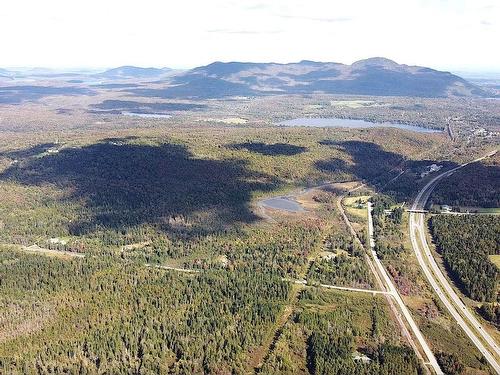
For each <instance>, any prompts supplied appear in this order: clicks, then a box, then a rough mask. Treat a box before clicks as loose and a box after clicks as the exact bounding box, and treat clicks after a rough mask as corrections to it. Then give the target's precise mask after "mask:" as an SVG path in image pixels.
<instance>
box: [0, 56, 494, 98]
mask: <svg viewBox="0 0 500 375" xmlns="http://www.w3.org/2000/svg"><path fill="white" fill-rule="evenodd" d="M26 77H28V78H31V79H33V78H34V79H37V78H38V79H53V80H58V81H61V80H62V81H66V82H67V83H71V84H73V83H79V84H85V83H86V82H95V81H96V80H99V82H102V83H104V84H103V85H102V86H101V88H105V87H107V88H109V89H111V88H119V87H123V88H124V87H125V86H128V87H129V89H126V91H130V92H131V93H133V94H137V95H143V96H151V97H161V98H193V99H202V98H223V97H234V96H262V95H277V94H300V95H307V94H314V93H325V94H347V95H372V96H417V97H470V96H493V94H492V92H491V90H489V89H487V88H485V87H484V86H482V87H480V86H478V85H476V84H473V83H471V82H469V81H467V80H465V79H463V78H461V77H459V76H457V75H455V74H452V73H450V72H443V71H439V70H434V69H430V68H426V67H420V66H410V65H404V64H398V63H396V62H394V61H392V60H389V59H386V58H383V57H374V58H369V59H366V60H360V61H357V62H355V63H353V64H351V65H346V64H340V63H334V62H316V61H309V60H303V61H300V62H297V63H287V64H279V63H253V62H220V61H218V62H214V63H211V64H209V65H205V66H200V67H197V68H194V69H190V70H185V71H175V70H172V69H169V68H141V67H136V66H121V67H118V68H113V69H109V70H105V71H101V72H96V71H86V72H78V71H76V72H75V71H73V72H68V71H66V72H65V71H52V70H47V69H46V70H43V69H41V68H37V69H31V70H24V71H9V70H5V69H0V78H1V79H4V80H12V79H14V78H16V79H22V78H26ZM70 78H71V79H70ZM131 81H134V82H135V83H141V84H142V85H141V86H140V87H138V85H130V83H131ZM106 82H112V83H113V84H106ZM116 82H120V83H116ZM124 82H127V83H128V85H125V84H124ZM151 82H153V83H155V85H154V86H150V85H148V83H151Z"/></svg>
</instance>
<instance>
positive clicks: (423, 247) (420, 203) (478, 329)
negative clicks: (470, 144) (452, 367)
mask: <svg viewBox="0 0 500 375" xmlns="http://www.w3.org/2000/svg"><path fill="white" fill-rule="evenodd" d="M493 154H494V153H491V154H489V155H486V156H485V157H488V156H491V155H493ZM485 157H482V158H479V159H476V160H474V161H473V162H477V161H480V160H482V159H484V158H485ZM468 164H469V163H466V164H463V165H460V166H458V167H455V168H453V169H451V170H449V171H446V172H443V173H441V174H439V175H438V176H436V177H434V178H433V179H432V180H431V181H429V183H427V185H425V186H424V188H423V189H422V190H421V191H420V192H419V193H418V195H417V197H416V199H415V201H414V203H413V206H412V211H413V210H419V209H423V208H424V207H425V204H426V202H427V200H428V199H429V196H430V194H431V193H432V191H433V190H434V188H435V187H436V185H437V184H438V182H439V181H440V180H442V179H443V178H445V177H448V176H450V175H451V174H453V173H454V172H455V171H456V170H458V169H460V168H463V167H464V166H466V165H468ZM417 235H418V239H419V240H420V245H419V243H418V240H417ZM410 239H411V243H412V247H413V250H414V252H415V255H416V257H417V260H418V262H419V264H420V266H421V267H422V269H423V271H424V274H425V275H426V277H427V279H428V280H429V282H430V284H431V286H432V289H433V290H434V291H435V292H436V294H437V295H438V297H439V299H440V300H441V302H442V303H443V304H444V305H445V306H446V308H447V309H448V311H449V312H450V314H451V315H452V316H453V318H454V319H455V320H456V322H457V323H458V325H459V326H460V327H461V328H462V329H463V330H464V332H465V333H466V334H467V336H468V337H469V338H470V339H471V340H472V342H473V343H474V345H476V347H477V348H478V350H479V351H480V352H481V354H482V355H483V356H484V357H485V358H486V360H487V361H488V363H489V364H490V365H491V366H492V367H493V369H494V370H495V371H496V373H497V374H500V365H499V364H498V361H497V360H496V358H495V357H494V355H492V354H491V353H495V354H496V355H497V356H500V351H499V348H498V345H497V343H496V342H495V340H494V339H493V338H492V337H491V336H490V335H489V334H488V332H486V330H485V329H484V327H482V325H481V323H480V322H479V321H478V320H477V319H476V318H475V317H474V315H473V314H472V313H471V312H470V311H469V309H468V308H467V307H466V306H465V304H464V303H463V302H462V300H461V299H460V297H459V296H458V295H457V294H456V293H455V291H454V290H453V288H452V287H451V285H450V284H449V282H448V280H447V279H446V277H445V276H444V275H443V273H442V272H441V269H440V268H439V266H438V265H437V263H436V261H435V259H434V257H433V256H432V252H431V250H430V248H429V245H428V243H427V239H426V237H425V220H424V214H422V213H416V212H410ZM464 317H465V319H464ZM481 338H482V340H484V342H485V343H486V344H487V345H486V346H485V345H484V344H483V341H481ZM487 346H488V348H487ZM490 350H491V352H490Z"/></svg>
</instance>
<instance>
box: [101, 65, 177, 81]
mask: <svg viewBox="0 0 500 375" xmlns="http://www.w3.org/2000/svg"><path fill="white" fill-rule="evenodd" d="M169 71H170V69H168V68H162V69H159V68H141V67H137V66H120V67H118V68H113V69H109V70H106V71H104V72H102V73H98V74H96V76H97V77H99V78H105V79H129V78H155V77H160V76H162V75H164V74H165V73H167V72H169Z"/></svg>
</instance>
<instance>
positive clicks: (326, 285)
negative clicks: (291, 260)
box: [287, 280, 391, 295]
mask: <svg viewBox="0 0 500 375" xmlns="http://www.w3.org/2000/svg"><path fill="white" fill-rule="evenodd" d="M287 281H293V282H294V283H295V284H299V285H307V286H315V287H320V288H327V289H337V290H345V291H348V292H357V293H368V294H372V295H375V294H386V295H391V293H390V292H386V291H385V290H374V289H362V288H352V287H349V286H340V285H331V284H316V283H312V284H309V283H308V282H307V280H287Z"/></svg>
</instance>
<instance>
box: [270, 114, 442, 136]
mask: <svg viewBox="0 0 500 375" xmlns="http://www.w3.org/2000/svg"><path fill="white" fill-rule="evenodd" d="M278 125H282V126H311V127H318V128H326V127H328V128H354V129H365V128H382V127H384V128H398V129H403V130H411V131H415V132H418V133H440V132H442V130H437V129H429V128H424V127H422V126H416V125H406V124H399V123H397V122H370V121H365V120H352V119H344V118H336V117H331V118H296V119H292V120H286V121H281V122H279V123H278Z"/></svg>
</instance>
